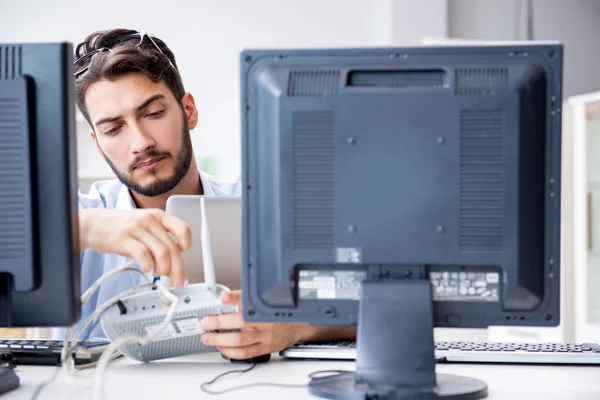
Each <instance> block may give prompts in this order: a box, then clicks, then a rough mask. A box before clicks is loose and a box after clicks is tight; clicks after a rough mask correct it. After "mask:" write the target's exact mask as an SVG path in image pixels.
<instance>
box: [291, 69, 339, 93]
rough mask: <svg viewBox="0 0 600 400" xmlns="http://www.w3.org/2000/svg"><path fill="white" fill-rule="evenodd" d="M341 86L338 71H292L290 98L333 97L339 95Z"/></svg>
mask: <svg viewBox="0 0 600 400" xmlns="http://www.w3.org/2000/svg"><path fill="white" fill-rule="evenodd" d="M339 84H340V71H338V70H315V71H291V72H290V75H289V80H288V96H291V97H301V96H331V95H334V94H337V93H338V90H339Z"/></svg>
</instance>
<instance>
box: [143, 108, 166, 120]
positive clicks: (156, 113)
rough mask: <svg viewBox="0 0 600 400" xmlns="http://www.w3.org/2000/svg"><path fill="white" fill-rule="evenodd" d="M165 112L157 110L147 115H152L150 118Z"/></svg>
mask: <svg viewBox="0 0 600 400" xmlns="http://www.w3.org/2000/svg"><path fill="white" fill-rule="evenodd" d="M164 112H165V110H159V111H156V112H153V113H150V114H148V115H146V117H150V118H152V117H159V116H161V115H162V114H163V113H164Z"/></svg>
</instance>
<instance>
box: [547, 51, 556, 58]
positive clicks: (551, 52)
mask: <svg viewBox="0 0 600 400" xmlns="http://www.w3.org/2000/svg"><path fill="white" fill-rule="evenodd" d="M548 57H550V58H554V57H556V52H555V51H554V50H550V51H549V52H548Z"/></svg>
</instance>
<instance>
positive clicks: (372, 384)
mask: <svg viewBox="0 0 600 400" xmlns="http://www.w3.org/2000/svg"><path fill="white" fill-rule="evenodd" d="M433 343H434V342H433V306H432V299H431V284H430V283H429V280H426V279H402V280H381V281H366V282H364V283H363V286H362V296H361V300H360V310H359V316H358V332H357V356H356V372H345V373H340V374H335V375H328V376H322V377H316V378H313V379H312V380H311V381H310V384H309V391H310V393H311V394H313V395H315V396H318V397H325V398H330V399H370V398H373V399H375V398H381V399H419V400H426V399H452V400H459V399H460V400H467V399H468V400H471V399H481V398H485V397H487V385H486V383H485V382H482V381H480V380H477V379H473V378H468V377H463V376H459V375H448V374H436V373H435V358H434V346H433Z"/></svg>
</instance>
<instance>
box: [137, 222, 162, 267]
mask: <svg viewBox="0 0 600 400" xmlns="http://www.w3.org/2000/svg"><path fill="white" fill-rule="evenodd" d="M133 237H134V238H135V239H137V240H138V241H140V242H141V243H142V244H144V245H145V246H146V248H148V250H149V251H150V253H151V254H152V257H153V258H154V263H155V265H154V276H162V275H166V274H168V273H169V271H170V270H171V255H170V254H169V248H168V247H167V245H166V244H164V243H163V242H162V241H161V240H160V239H158V238H157V237H156V236H154V235H153V234H152V233H150V231H148V230H146V229H144V228H142V227H139V228H137V229H135V230H134V231H133Z"/></svg>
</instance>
